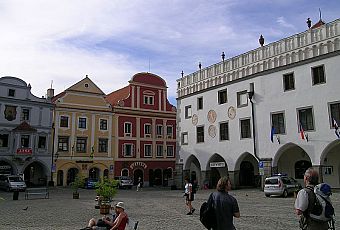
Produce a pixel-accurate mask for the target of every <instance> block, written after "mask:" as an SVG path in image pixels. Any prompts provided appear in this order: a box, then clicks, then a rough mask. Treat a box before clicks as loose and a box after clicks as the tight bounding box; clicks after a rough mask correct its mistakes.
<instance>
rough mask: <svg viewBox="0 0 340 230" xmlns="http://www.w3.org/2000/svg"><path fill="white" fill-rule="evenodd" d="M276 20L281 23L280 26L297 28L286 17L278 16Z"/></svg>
mask: <svg viewBox="0 0 340 230" xmlns="http://www.w3.org/2000/svg"><path fill="white" fill-rule="evenodd" d="M276 22H277V23H279V25H280V26H283V27H286V28H289V29H293V30H296V28H295V26H294V25H292V24H290V23H288V22H287V21H286V19H285V18H284V17H278V18H277V20H276Z"/></svg>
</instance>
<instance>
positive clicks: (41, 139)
mask: <svg viewBox="0 0 340 230" xmlns="http://www.w3.org/2000/svg"><path fill="white" fill-rule="evenodd" d="M38 148H39V149H46V136H39V138H38Z"/></svg>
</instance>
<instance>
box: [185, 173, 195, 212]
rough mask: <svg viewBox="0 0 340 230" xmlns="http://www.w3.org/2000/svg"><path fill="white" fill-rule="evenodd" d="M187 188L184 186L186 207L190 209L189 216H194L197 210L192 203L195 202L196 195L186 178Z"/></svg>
mask: <svg viewBox="0 0 340 230" xmlns="http://www.w3.org/2000/svg"><path fill="white" fill-rule="evenodd" d="M184 181H185V186H184V196H185V205H186V206H187V207H188V209H189V212H188V213H187V215H192V214H193V213H194V212H195V209H194V208H193V207H192V201H194V193H193V190H192V184H191V183H190V182H189V179H188V178H185V180H184Z"/></svg>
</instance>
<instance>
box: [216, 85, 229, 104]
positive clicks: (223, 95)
mask: <svg viewBox="0 0 340 230" xmlns="http://www.w3.org/2000/svg"><path fill="white" fill-rule="evenodd" d="M227 101H228V100H227V89H224V90H221V91H218V104H224V103H227Z"/></svg>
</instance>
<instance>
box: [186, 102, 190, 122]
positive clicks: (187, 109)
mask: <svg viewBox="0 0 340 230" xmlns="http://www.w3.org/2000/svg"><path fill="white" fill-rule="evenodd" d="M188 118H191V105H187V106H185V119H188Z"/></svg>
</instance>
